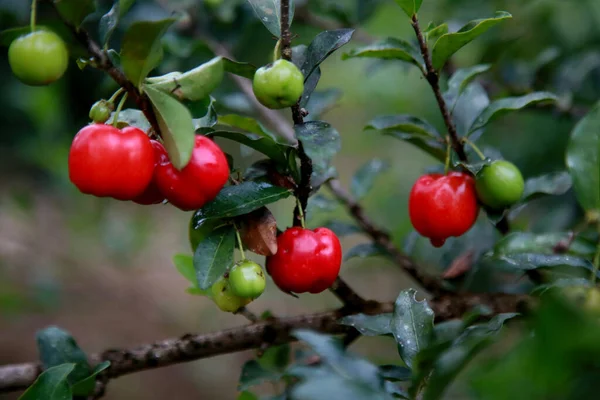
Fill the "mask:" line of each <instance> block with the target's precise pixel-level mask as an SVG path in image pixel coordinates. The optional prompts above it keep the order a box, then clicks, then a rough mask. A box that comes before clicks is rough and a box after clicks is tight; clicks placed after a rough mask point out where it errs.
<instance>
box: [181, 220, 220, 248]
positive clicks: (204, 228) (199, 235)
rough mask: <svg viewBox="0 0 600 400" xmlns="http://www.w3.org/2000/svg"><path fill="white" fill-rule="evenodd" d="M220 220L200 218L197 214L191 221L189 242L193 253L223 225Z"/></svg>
mask: <svg viewBox="0 0 600 400" xmlns="http://www.w3.org/2000/svg"><path fill="white" fill-rule="evenodd" d="M224 223H225V222H223V221H222V220H220V219H206V218H199V216H197V215H196V214H194V215H193V216H192V218H191V219H190V225H189V232H188V233H189V240H190V246H191V247H192V251H196V247H198V243H200V242H201V241H203V240H204V239H205V238H206V237H207V236H208V235H210V233H211V232H212V231H214V230H215V228H217V227H218V226H220V225H223V224H224Z"/></svg>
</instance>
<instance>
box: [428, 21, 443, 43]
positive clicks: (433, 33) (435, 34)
mask: <svg viewBox="0 0 600 400" xmlns="http://www.w3.org/2000/svg"><path fill="white" fill-rule="evenodd" d="M446 33H448V24H447V23H445V22H444V23H443V24H439V25H435V24H434V23H432V22H430V23H429V26H427V29H426V30H425V32H423V34H424V36H425V40H427V41H430V40H432V41H433V40H437V39H439V37H440V36H442V35H445V34H446Z"/></svg>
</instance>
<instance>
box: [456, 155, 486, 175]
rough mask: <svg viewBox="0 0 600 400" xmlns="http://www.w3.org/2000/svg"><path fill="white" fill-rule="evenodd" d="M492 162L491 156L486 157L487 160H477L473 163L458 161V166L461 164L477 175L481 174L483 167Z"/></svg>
mask: <svg viewBox="0 0 600 400" xmlns="http://www.w3.org/2000/svg"><path fill="white" fill-rule="evenodd" d="M491 163H492V160H490V159H489V158H486V159H485V160H481V161H475V162H473V163H465V162H462V161H461V162H459V163H457V166H460V167H462V168H464V169H466V170H467V171H469V172H470V173H471V174H473V175H477V174H479V172H481V170H482V169H483V167H485V166H486V165H490V164H491Z"/></svg>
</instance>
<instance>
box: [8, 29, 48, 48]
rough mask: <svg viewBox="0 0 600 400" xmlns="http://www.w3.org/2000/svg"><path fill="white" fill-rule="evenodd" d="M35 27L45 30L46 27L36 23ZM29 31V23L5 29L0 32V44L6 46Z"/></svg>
mask: <svg viewBox="0 0 600 400" xmlns="http://www.w3.org/2000/svg"><path fill="white" fill-rule="evenodd" d="M36 29H37V30H46V29H47V28H46V27H43V26H39V25H37V26H36ZM30 32H31V27H30V26H29V25H27V26H21V27H18V28H11V29H5V30H3V31H2V32H0V46H6V47H8V46H10V44H11V43H12V42H13V40H15V39H17V38H18V37H21V36H24V35H27V34H28V33H30Z"/></svg>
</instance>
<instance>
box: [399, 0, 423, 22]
mask: <svg viewBox="0 0 600 400" xmlns="http://www.w3.org/2000/svg"><path fill="white" fill-rule="evenodd" d="M396 3H397V4H398V5H399V6H400V7H401V8H402V10H404V12H405V13H406V15H408V18H412V16H413V15H415V14H416V13H417V12H419V8H421V3H423V0H396Z"/></svg>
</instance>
